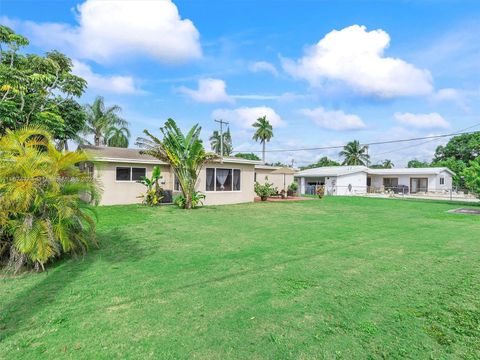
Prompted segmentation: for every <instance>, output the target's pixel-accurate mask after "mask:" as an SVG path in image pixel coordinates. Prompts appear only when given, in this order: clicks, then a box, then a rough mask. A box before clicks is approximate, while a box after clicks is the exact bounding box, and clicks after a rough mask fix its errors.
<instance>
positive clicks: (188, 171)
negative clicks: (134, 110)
mask: <svg viewBox="0 0 480 360" xmlns="http://www.w3.org/2000/svg"><path fill="white" fill-rule="evenodd" d="M201 130H202V128H201V127H200V126H199V125H198V124H196V125H194V126H193V127H192V128H191V129H190V131H189V132H188V133H187V135H184V134H183V133H182V131H181V130H180V129H179V128H178V126H177V124H176V123H175V121H174V120H173V119H168V120H167V121H166V122H165V125H164V126H163V127H161V128H160V132H161V133H162V134H163V139H162V140H160V139H159V138H157V137H156V136H154V135H152V134H151V133H150V132H149V131H148V130H144V131H143V132H144V133H145V135H147V137H148V138H138V139H137V145H139V146H140V147H142V148H144V150H142V153H144V154H148V155H151V156H153V157H156V158H157V159H160V160H162V161H165V162H167V163H168V164H170V165H171V166H172V168H173V171H174V173H175V175H176V176H177V179H178V182H179V184H180V190H181V191H182V195H183V198H184V201H181V202H180V204H181V206H182V207H183V208H185V209H191V208H192V207H194V206H193V203H194V201H195V200H194V198H195V196H197V195H196V194H197V192H196V190H195V185H196V184H197V180H198V175H199V173H200V170H201V168H202V166H203V165H204V164H205V163H206V162H208V161H211V160H213V159H217V158H218V157H217V155H216V154H213V153H207V152H206V151H205V148H204V147H203V142H202V140H201V139H200V131H201Z"/></svg>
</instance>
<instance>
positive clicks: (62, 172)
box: [0, 127, 99, 272]
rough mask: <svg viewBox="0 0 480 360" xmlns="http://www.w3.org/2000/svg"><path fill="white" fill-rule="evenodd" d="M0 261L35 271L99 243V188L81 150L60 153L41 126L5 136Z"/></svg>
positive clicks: (1, 142) (0, 160)
mask: <svg viewBox="0 0 480 360" xmlns="http://www.w3.org/2000/svg"><path fill="white" fill-rule="evenodd" d="M0 149H1V150H0V198H1V199H2V201H1V202H0V226H1V230H0V236H1V246H0V249H1V250H0V251H1V252H0V261H1V262H2V263H3V264H5V263H6V264H7V266H8V267H10V268H12V269H14V270H15V272H17V271H18V270H20V268H22V267H23V266H24V265H33V266H34V268H35V269H36V270H40V269H44V268H45V264H46V263H47V262H48V261H51V260H52V259H54V258H57V257H61V256H62V255H64V254H78V253H84V252H85V251H86V250H87V249H88V248H89V247H90V246H91V245H96V244H97V242H96V239H95V220H94V219H95V218H94V208H93V205H94V204H96V203H97V202H98V199H99V188H98V185H97V184H96V182H95V181H94V179H93V178H92V177H91V176H90V175H89V174H88V173H86V172H83V171H81V170H80V169H79V167H78V166H77V165H78V164H79V163H82V162H86V161H88V160H89V158H88V156H87V154H85V153H84V152H82V151H76V152H60V151H58V150H57V149H56V148H55V145H54V143H53V139H52V137H51V135H50V134H49V133H48V132H46V131H45V130H42V129H40V128H34V127H29V128H23V129H21V130H17V131H12V130H9V129H7V130H6V134H5V135H4V136H3V137H1V138H0Z"/></svg>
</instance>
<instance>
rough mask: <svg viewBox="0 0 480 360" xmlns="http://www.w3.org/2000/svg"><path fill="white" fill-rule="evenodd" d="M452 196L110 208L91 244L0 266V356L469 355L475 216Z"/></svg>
mask: <svg viewBox="0 0 480 360" xmlns="http://www.w3.org/2000/svg"><path fill="white" fill-rule="evenodd" d="M470 206H472V205H470ZM457 207H459V206H458V205H452V204H448V203H445V202H428V201H413V200H389V199H368V198H352V197H350V198H342V197H327V198H325V199H323V200H321V201H302V202H286V203H255V204H247V205H234V206H216V207H208V208H202V209H199V210H193V211H182V210H179V209H177V208H175V207H161V208H146V207H141V206H115V207H103V208H100V209H99V228H98V235H99V240H100V242H101V248H100V249H99V250H95V251H93V252H91V253H89V254H88V256H86V257H85V258H79V259H69V260H65V261H63V262H61V263H59V264H58V265H56V266H51V267H50V268H49V270H48V272H46V273H41V274H24V275H21V276H19V277H16V278H12V277H9V276H4V277H2V278H0V286H1V291H0V358H5V359H20V358H22V359H39V358H50V359H59V358H85V359H87V358H88V359H92V358H96V359H97V358H98V359H112V358H132V359H133V358H135V359H145V358H152V359H159V358H172V359H173V358H179V359H191V358H199V359H229V358H232V359H233V358H236V359H257V358H272V359H289V358H295V359H313V358H320V359H323V358H326V359H333V358H341V359H362V358H375V359H377V358H379V359H380V358H388V359H395V358H411V359H426V358H435V359H437V358H438V359H444V358H470V359H478V358H480V217H478V216H472V215H459V214H448V213H446V211H447V210H449V209H453V208H457Z"/></svg>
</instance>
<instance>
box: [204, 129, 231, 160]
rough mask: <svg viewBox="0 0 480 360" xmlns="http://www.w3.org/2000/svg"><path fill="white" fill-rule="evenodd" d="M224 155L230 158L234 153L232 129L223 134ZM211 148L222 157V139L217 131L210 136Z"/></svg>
mask: <svg viewBox="0 0 480 360" xmlns="http://www.w3.org/2000/svg"><path fill="white" fill-rule="evenodd" d="M222 138H223V155H225V156H229V155H230V154H231V153H232V150H233V147H232V135H231V134H230V128H228V129H227V131H226V132H224V133H223V136H222ZM209 140H210V146H211V147H212V151H213V152H215V153H216V154H218V155H221V154H220V153H221V150H222V148H221V142H222V140H221V139H220V132H219V131H217V130H215V131H214V132H213V134H212V136H210V139H209Z"/></svg>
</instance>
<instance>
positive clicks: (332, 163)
mask: <svg viewBox="0 0 480 360" xmlns="http://www.w3.org/2000/svg"><path fill="white" fill-rule="evenodd" d="M326 166H340V164H339V163H338V162H336V161H334V160H331V159H329V158H328V157H326V156H324V157H322V158H320V160H318V161H317V162H316V163H313V164H310V165H307V166H301V167H300V170H306V169H313V168H317V167H326Z"/></svg>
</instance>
